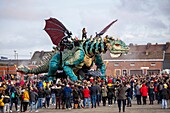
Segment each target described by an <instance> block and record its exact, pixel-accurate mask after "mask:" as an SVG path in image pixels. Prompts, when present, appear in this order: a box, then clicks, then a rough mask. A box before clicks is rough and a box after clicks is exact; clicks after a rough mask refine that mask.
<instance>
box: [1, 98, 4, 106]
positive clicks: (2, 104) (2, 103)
mask: <svg viewBox="0 0 170 113" xmlns="http://www.w3.org/2000/svg"><path fill="white" fill-rule="evenodd" d="M0 106H1V107H3V106H4V102H3V98H1V99H0Z"/></svg>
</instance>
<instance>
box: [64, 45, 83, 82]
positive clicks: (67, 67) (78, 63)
mask: <svg viewBox="0 0 170 113" xmlns="http://www.w3.org/2000/svg"><path fill="white" fill-rule="evenodd" d="M84 55H85V54H84V51H83V50H82V49H79V48H78V49H77V50H76V51H75V53H74V55H73V56H72V57H71V58H70V59H67V60H66V61H65V62H64V64H63V70H64V72H65V73H66V75H67V76H69V78H70V79H71V80H72V81H76V80H78V79H77V76H76V75H75V73H74V71H73V69H75V68H81V67H82V66H83V64H84V63H83V62H84Z"/></svg>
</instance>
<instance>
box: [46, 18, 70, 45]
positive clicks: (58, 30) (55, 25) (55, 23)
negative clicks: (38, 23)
mask: <svg viewBox="0 0 170 113" xmlns="http://www.w3.org/2000/svg"><path fill="white" fill-rule="evenodd" d="M45 22H46V25H45V28H44V30H45V31H46V32H47V34H48V35H49V36H50V38H51V40H52V42H53V44H54V45H57V46H58V45H59V43H60V42H61V40H62V39H63V38H64V37H65V36H69V37H70V35H71V34H70V33H69V31H68V30H67V29H66V27H65V26H64V25H63V24H62V23H61V22H60V21H59V20H57V19H55V18H50V19H47V20H45Z"/></svg>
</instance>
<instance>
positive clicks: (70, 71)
mask: <svg viewBox="0 0 170 113" xmlns="http://www.w3.org/2000/svg"><path fill="white" fill-rule="evenodd" d="M63 70H64V72H65V74H66V75H67V76H69V78H70V79H71V80H72V81H77V80H78V78H77V76H76V75H75V74H74V72H73V69H72V68H71V67H69V66H64V67H63Z"/></svg>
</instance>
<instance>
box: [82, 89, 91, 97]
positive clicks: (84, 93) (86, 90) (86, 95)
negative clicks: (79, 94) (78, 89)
mask: <svg viewBox="0 0 170 113" xmlns="http://www.w3.org/2000/svg"><path fill="white" fill-rule="evenodd" d="M83 95H84V98H90V90H89V89H88V88H85V89H84V90H83Z"/></svg>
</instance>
